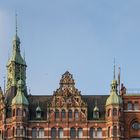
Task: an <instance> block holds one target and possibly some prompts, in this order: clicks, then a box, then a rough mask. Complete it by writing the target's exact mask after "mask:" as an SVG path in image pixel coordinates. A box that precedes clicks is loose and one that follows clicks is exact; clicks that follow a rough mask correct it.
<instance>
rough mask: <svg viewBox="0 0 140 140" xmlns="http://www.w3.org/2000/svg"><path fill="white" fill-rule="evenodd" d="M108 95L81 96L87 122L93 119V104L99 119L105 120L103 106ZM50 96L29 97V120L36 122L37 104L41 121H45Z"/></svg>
mask: <svg viewBox="0 0 140 140" xmlns="http://www.w3.org/2000/svg"><path fill="white" fill-rule="evenodd" d="M108 96H109V95H82V99H83V100H84V101H85V102H86V103H87V105H88V120H92V118H93V108H94V107H95V103H97V106H98V108H99V110H100V119H101V120H104V118H105V104H106V99H107V98H108ZM52 97H53V96H52V95H40V96H39V95H29V96H28V100H29V114H30V118H29V119H30V120H36V108H37V106H38V104H39V106H40V108H41V110H42V120H46V118H47V106H48V104H49V103H50V101H51V98H52Z"/></svg>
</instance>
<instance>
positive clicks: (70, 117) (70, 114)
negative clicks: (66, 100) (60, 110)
mask: <svg viewBox="0 0 140 140" xmlns="http://www.w3.org/2000/svg"><path fill="white" fill-rule="evenodd" d="M68 117H69V119H72V110H69V112H68Z"/></svg>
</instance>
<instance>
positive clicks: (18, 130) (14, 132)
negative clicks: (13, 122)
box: [6, 126, 27, 137]
mask: <svg viewBox="0 0 140 140" xmlns="http://www.w3.org/2000/svg"><path fill="white" fill-rule="evenodd" d="M6 132H7V134H6V135H7V137H11V129H10V128H8V129H7V131H6ZM15 135H16V136H17V137H20V136H23V137H25V136H26V135H27V130H26V127H23V128H21V127H20V126H18V127H17V128H16V129H15V127H13V129H12V136H13V137H14V136H15Z"/></svg>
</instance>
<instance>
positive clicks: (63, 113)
mask: <svg viewBox="0 0 140 140" xmlns="http://www.w3.org/2000/svg"><path fill="white" fill-rule="evenodd" d="M61 115H62V119H65V118H66V111H65V110H64V109H63V110H62V114H61Z"/></svg>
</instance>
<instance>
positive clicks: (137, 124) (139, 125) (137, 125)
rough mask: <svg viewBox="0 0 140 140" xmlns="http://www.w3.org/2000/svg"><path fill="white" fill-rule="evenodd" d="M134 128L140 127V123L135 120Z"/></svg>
mask: <svg viewBox="0 0 140 140" xmlns="http://www.w3.org/2000/svg"><path fill="white" fill-rule="evenodd" d="M132 128H133V129H135V130H138V129H140V123H139V122H134V123H133V124H132Z"/></svg>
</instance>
